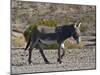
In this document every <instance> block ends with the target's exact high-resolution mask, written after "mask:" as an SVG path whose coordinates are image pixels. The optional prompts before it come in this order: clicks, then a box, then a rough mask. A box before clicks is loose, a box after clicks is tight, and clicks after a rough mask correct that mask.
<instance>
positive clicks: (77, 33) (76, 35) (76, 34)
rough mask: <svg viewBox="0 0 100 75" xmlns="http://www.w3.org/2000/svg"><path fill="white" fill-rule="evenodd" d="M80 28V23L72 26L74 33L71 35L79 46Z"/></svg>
mask: <svg viewBox="0 0 100 75" xmlns="http://www.w3.org/2000/svg"><path fill="white" fill-rule="evenodd" d="M80 26H81V22H78V23H75V24H74V25H73V27H74V31H73V33H72V36H73V38H74V39H75V40H76V42H77V43H78V44H79V43H80V42H81V37H80Z"/></svg>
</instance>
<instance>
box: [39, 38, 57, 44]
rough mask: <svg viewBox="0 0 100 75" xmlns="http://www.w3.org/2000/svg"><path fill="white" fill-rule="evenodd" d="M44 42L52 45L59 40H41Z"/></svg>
mask: <svg viewBox="0 0 100 75" xmlns="http://www.w3.org/2000/svg"><path fill="white" fill-rule="evenodd" d="M40 41H41V42H42V43H43V44H47V45H50V44H57V41H56V40H46V39H45V40H42V39H41V40H40Z"/></svg>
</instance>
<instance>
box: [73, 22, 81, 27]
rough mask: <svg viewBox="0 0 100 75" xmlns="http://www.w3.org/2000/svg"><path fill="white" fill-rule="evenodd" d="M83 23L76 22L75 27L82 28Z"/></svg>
mask: <svg viewBox="0 0 100 75" xmlns="http://www.w3.org/2000/svg"><path fill="white" fill-rule="evenodd" d="M81 24H82V23H81V22H79V23H75V25H74V27H75V28H80V26H81Z"/></svg>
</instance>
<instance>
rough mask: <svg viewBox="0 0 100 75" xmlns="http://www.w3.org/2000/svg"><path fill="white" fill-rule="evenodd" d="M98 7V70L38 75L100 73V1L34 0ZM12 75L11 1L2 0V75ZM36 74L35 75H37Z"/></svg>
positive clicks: (0, 70) (0, 55) (86, 74)
mask: <svg viewBox="0 0 100 75" xmlns="http://www.w3.org/2000/svg"><path fill="white" fill-rule="evenodd" d="M33 1H42V2H53V3H69V4H84V5H96V6H97V30H96V31H97V69H96V70H88V71H86V70H85V71H70V72H52V73H37V74H38V75H66V74H67V75H80V74H81V75H98V74H99V71H100V34H99V32H100V4H99V3H100V0H33ZM9 74H10V0H0V75H9ZM37 74H34V75H37ZM25 75H26V74H25ZM27 75H31V74H27Z"/></svg>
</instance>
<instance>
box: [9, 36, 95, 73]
mask: <svg viewBox="0 0 100 75" xmlns="http://www.w3.org/2000/svg"><path fill="white" fill-rule="evenodd" d="M82 39H83V40H82V41H83V44H84V48H82V49H65V56H64V57H63V59H62V63H61V64H59V63H58V62H57V57H58V55H57V49H55V50H52V49H50V50H44V53H45V55H46V57H47V59H48V60H49V61H50V64H45V62H44V61H43V58H42V57H41V54H40V53H39V50H37V49H34V50H33V51H32V64H28V50H27V51H24V49H20V48H19V49H16V48H13V49H12V50H11V65H12V66H11V73H12V74H22V73H37V72H53V71H72V70H87V69H88V70H89V69H95V68H96V48H95V44H96V41H95V36H82Z"/></svg>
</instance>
